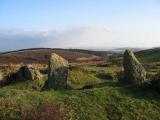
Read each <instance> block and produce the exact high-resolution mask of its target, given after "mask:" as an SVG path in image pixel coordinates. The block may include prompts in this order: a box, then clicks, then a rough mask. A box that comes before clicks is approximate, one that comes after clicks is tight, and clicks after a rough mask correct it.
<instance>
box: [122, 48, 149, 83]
mask: <svg viewBox="0 0 160 120" xmlns="http://www.w3.org/2000/svg"><path fill="white" fill-rule="evenodd" d="M123 66H124V78H123V79H124V81H125V82H127V83H132V84H142V83H144V82H145V80H146V71H145V69H144V68H143V66H142V65H141V64H140V62H139V61H138V60H137V58H136V57H135V55H134V53H133V52H131V51H129V50H126V51H125V53H124V60H123Z"/></svg>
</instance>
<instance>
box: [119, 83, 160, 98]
mask: <svg viewBox="0 0 160 120" xmlns="http://www.w3.org/2000/svg"><path fill="white" fill-rule="evenodd" d="M119 92H121V93H122V94H126V95H127V96H130V97H133V98H136V99H144V100H151V101H152V100H158V101H160V93H158V92H157V91H155V90H153V89H152V88H150V87H149V86H148V85H143V86H137V85H125V86H122V87H121V88H120V90H119Z"/></svg>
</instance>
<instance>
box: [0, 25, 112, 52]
mask: <svg viewBox="0 0 160 120" xmlns="http://www.w3.org/2000/svg"><path fill="white" fill-rule="evenodd" d="M110 32H111V30H110V29H109V28H107V27H100V26H92V27H79V28H72V29H59V30H34V31H33V30H30V31H27V30H23V29H1V30H0V43H1V44H0V49H1V50H13V49H22V48H33V47H52V48H53V47H56V48H58V47H87V46H97V45H98V46H99V45H103V43H104V42H105V40H106V38H108V35H109V33H110Z"/></svg>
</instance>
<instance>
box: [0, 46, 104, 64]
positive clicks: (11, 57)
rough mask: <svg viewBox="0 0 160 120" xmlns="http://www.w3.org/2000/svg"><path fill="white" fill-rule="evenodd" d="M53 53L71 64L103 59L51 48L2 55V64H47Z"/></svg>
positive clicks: (0, 60)
mask: <svg viewBox="0 0 160 120" xmlns="http://www.w3.org/2000/svg"><path fill="white" fill-rule="evenodd" d="M52 52H54V53H57V54H59V55H61V56H62V57H64V58H65V59H67V60H68V61H69V62H84V61H85V62H86V61H97V60H101V59H102V58H100V57H98V56H95V55H92V54H87V53H81V52H76V51H67V50H63V49H51V48H33V49H23V50H18V51H11V52H5V53H0V63H1V64H2V63H47V62H48V60H49V57H50V54H51V53H52Z"/></svg>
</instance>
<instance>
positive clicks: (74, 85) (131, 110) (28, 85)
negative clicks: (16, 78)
mask: <svg viewBox="0 0 160 120" xmlns="http://www.w3.org/2000/svg"><path fill="white" fill-rule="evenodd" d="M79 68H80V69H78V70H73V71H71V72H70V76H69V83H68V84H69V86H70V87H71V88H70V89H67V90H65V91H54V90H44V91H40V88H41V86H42V84H44V82H45V81H46V78H44V79H43V80H41V81H26V82H21V83H15V84H12V85H10V86H6V87H3V88H1V89H0V120H1V119H2V120H21V119H22V117H23V114H24V112H25V111H26V110H27V112H26V114H27V113H28V114H27V115H28V116H29V115H31V117H32V115H33V116H34V117H36V118H38V117H37V116H41V115H42V116H43V115H46V116H47V115H48V114H47V113H50V114H49V115H51V114H53V113H54V114H55V116H56V115H57V114H56V113H55V112H53V110H52V109H51V108H50V107H49V106H47V105H45V106H44V104H45V103H48V104H50V105H52V104H54V106H52V107H54V109H56V111H57V112H58V113H59V114H58V115H59V116H60V115H61V114H63V115H62V116H61V119H64V120H159V119H160V113H159V111H160V96H159V93H157V92H155V91H152V90H151V89H147V90H146V89H144V88H139V87H136V86H125V85H119V84H118V82H117V80H116V79H108V80H107V79H106V80H104V79H100V78H99V77H97V76H96V75H97V74H99V73H107V72H108V71H109V72H110V73H111V72H112V73H114V72H118V71H119V70H120V69H121V68H118V67H117V66H110V67H99V66H97V65H96V64H94V63H90V64H79ZM88 84H94V88H92V89H84V90H79V88H82V87H83V86H84V85H88ZM33 86H34V87H35V86H37V87H36V88H38V89H33V88H34V87H33ZM40 106H42V107H40ZM30 108H32V109H30ZM33 108H34V109H36V112H35V111H33V110H34V109H33ZM39 109H40V110H39ZM41 109H42V111H41ZM37 111H38V113H37ZM38 119H39V118H38ZM41 119H42V118H41Z"/></svg>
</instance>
